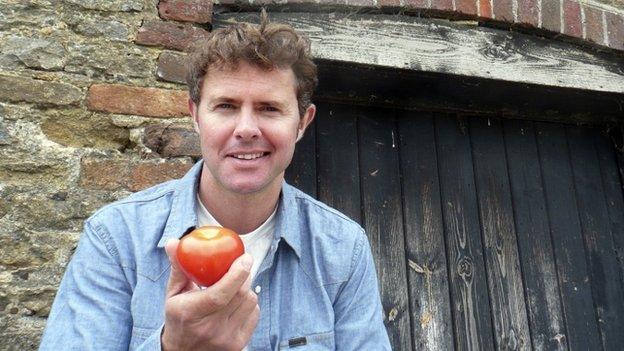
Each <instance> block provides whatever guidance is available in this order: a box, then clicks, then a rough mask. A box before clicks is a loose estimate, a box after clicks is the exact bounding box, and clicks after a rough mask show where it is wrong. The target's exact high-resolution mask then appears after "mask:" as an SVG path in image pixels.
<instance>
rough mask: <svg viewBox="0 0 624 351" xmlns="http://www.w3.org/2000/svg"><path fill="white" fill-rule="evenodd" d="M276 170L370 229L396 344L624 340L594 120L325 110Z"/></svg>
mask: <svg viewBox="0 0 624 351" xmlns="http://www.w3.org/2000/svg"><path fill="white" fill-rule="evenodd" d="M287 179H288V181H289V182H291V184H294V185H295V186H297V187H299V188H300V189H302V190H304V191H306V192H307V193H309V194H311V195H312V196H315V197H316V198H318V199H320V200H322V201H324V202H325V203H327V204H329V205H330V206H333V207H335V208H337V209H339V210H341V211H342V212H344V213H346V214H347V215H349V216H350V217H351V218H353V219H355V220H356V221H358V222H359V223H361V224H362V225H363V226H364V228H365V229H366V231H367V235H368V237H369V239H370V243H371V247H372V250H373V254H374V256H375V264H376V268H377V273H378V278H379V282H380V288H381V294H382V303H383V307H384V313H385V323H386V327H387V330H388V334H389V336H390V340H391V342H392V345H393V349H394V350H495V349H496V350H517V349H518V350H530V349H535V350H544V349H548V350H603V349H604V350H618V349H621V348H622V347H623V345H624V293H623V289H624V284H623V277H624V202H623V199H622V183H621V180H620V175H619V172H618V162H617V157H616V151H615V149H614V147H613V146H612V143H611V142H610V140H609V138H608V137H607V136H606V135H605V134H604V133H603V131H602V129H601V128H590V127H579V126H573V125H565V124H556V123H546V122H532V121H526V120H506V119H487V118H479V117H458V116H456V115H449V114H442V113H430V112H417V111H402V110H393V109H381V108H372V107H358V106H350V105H341V104H333V103H321V104H319V106H318V114H317V119H316V120H315V122H314V124H313V125H312V126H311V129H310V130H309V131H308V133H307V135H306V136H305V137H304V139H302V140H301V142H300V143H299V145H298V147H297V151H296V154H295V158H294V160H293V164H292V165H291V167H290V168H289V170H288V171H287Z"/></svg>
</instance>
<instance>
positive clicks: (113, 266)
mask: <svg viewBox="0 0 624 351" xmlns="http://www.w3.org/2000/svg"><path fill="white" fill-rule="evenodd" d="M109 245H110V244H109ZM114 254H115V251H114V250H111V248H110V246H108V247H107V244H106V243H105V242H104V241H103V240H102V235H101V234H98V233H97V231H96V229H95V228H94V227H93V225H92V224H91V223H89V222H87V223H86V224H85V229H84V232H83V234H82V236H81V239H80V242H79V244H78V248H77V249H76V252H75V254H74V256H73V258H72V260H71V262H70V263H69V265H68V267H67V269H66V271H65V275H64V277H63V280H62V282H61V285H60V287H59V290H58V292H57V295H56V298H55V300H54V304H53V305H52V310H51V312H50V316H49V318H48V322H47V325H46V329H45V332H44V335H43V338H42V340H41V344H40V348H39V349H40V350H55V351H56V350H127V349H128V345H129V343H130V337H131V330H132V317H131V312H130V301H131V295H132V291H131V287H130V285H129V284H128V280H127V279H126V276H125V271H124V268H123V267H122V266H121V264H120V262H119V261H118V259H117V257H115V256H114Z"/></svg>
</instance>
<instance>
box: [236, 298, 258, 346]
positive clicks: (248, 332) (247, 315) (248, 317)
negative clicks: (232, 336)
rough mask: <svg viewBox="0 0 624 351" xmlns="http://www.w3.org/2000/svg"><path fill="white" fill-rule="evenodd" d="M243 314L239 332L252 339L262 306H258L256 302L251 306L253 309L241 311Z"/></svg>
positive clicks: (243, 336)
mask: <svg viewBox="0 0 624 351" xmlns="http://www.w3.org/2000/svg"><path fill="white" fill-rule="evenodd" d="M241 314H242V318H243V321H242V325H241V327H240V329H239V333H240V334H241V337H242V338H244V339H245V340H249V339H251V336H252V335H253V332H254V330H256V326H257V325H258V320H259V319H260V306H258V304H255V305H254V306H253V307H252V308H251V310H248V311H245V312H243V311H241ZM239 323H240V321H239Z"/></svg>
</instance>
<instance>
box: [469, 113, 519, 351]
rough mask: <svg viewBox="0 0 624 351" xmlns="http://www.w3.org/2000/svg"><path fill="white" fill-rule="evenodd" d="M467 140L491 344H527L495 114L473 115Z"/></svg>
mask: <svg viewBox="0 0 624 351" xmlns="http://www.w3.org/2000/svg"><path fill="white" fill-rule="evenodd" d="M470 140H471V141H472V155H473V160H474V172H475V183H476V187H477V199H478V202H479V207H478V208H479V214H480V218H481V232H482V233H483V243H484V253H485V259H486V265H487V274H488V280H487V281H488V284H489V287H490V303H491V306H492V316H493V321H494V331H495V332H494V338H495V340H496V348H497V349H499V350H531V338H530V333H529V323H528V321H527V315H526V306H525V303H524V289H523V284H522V273H521V271H520V258H519V254H518V246H517V239H516V232H515V228H514V217H513V206H512V203H511V192H510V187H509V176H508V174H507V163H506V155H505V142H504V140H503V131H502V127H501V123H500V120H498V119H492V120H490V119H484V118H472V119H471V120H470Z"/></svg>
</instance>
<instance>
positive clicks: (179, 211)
mask: <svg viewBox="0 0 624 351" xmlns="http://www.w3.org/2000/svg"><path fill="white" fill-rule="evenodd" d="M203 165H204V163H203V161H202V160H200V161H199V162H197V163H196V164H195V165H194V166H193V167H192V168H191V169H190V170H189V171H188V172H187V173H186V175H184V177H182V178H181V179H180V180H179V181H178V183H177V184H176V186H175V188H174V194H173V200H172V204H171V212H170V213H169V218H168V219H167V224H166V225H165V229H164V231H163V235H162V237H161V238H160V241H159V242H158V247H160V248H163V247H165V244H166V243H167V241H168V240H169V239H179V238H181V237H182V236H183V235H184V234H186V233H188V232H189V231H190V230H192V229H194V228H195V227H196V226H197V214H196V213H195V206H196V205H197V204H196V202H197V191H198V187H199V179H200V176H201V172H202V168H203ZM298 212H299V209H298V205H297V201H296V190H295V189H294V188H293V187H292V186H290V185H288V184H287V183H286V182H285V181H284V182H283V183H282V192H281V194H280V200H279V205H278V207H277V213H276V223H275V231H274V234H273V240H274V241H277V242H279V241H280V240H281V239H284V241H285V242H286V243H287V244H288V245H289V246H290V247H291V248H292V249H293V250H294V251H295V253H296V254H297V256H298V257H300V253H301V226H300V223H299V222H300V220H299V218H298V217H299V215H298Z"/></svg>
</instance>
